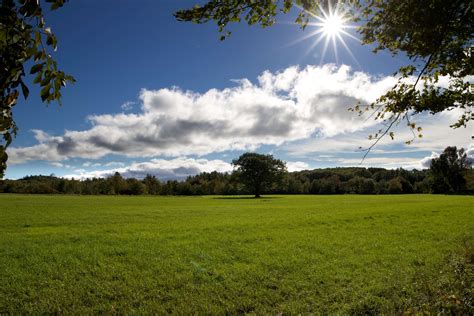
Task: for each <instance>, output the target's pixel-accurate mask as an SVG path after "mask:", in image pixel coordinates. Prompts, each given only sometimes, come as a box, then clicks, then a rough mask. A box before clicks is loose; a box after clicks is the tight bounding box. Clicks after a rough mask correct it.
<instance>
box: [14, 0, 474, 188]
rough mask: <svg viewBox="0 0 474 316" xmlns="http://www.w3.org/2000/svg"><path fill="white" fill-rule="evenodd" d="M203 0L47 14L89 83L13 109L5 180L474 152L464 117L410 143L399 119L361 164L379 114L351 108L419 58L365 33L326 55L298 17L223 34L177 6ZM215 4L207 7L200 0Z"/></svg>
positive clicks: (66, 57)
mask: <svg viewBox="0 0 474 316" xmlns="http://www.w3.org/2000/svg"><path fill="white" fill-rule="evenodd" d="M197 2H199V1H192V0H189V1H188V0H160V1H155V0H103V1H95V0H81V1H70V2H68V3H67V4H66V5H65V6H64V7H63V8H61V9H60V10H57V11H54V12H47V13H46V18H47V20H46V21H47V24H48V25H50V26H51V28H52V30H53V32H54V33H55V34H56V36H57V38H58V42H59V44H58V51H57V52H56V53H55V57H56V58H57V60H58V63H59V65H60V67H61V68H62V70H64V71H65V72H67V73H69V74H72V75H73V76H74V77H75V78H76V80H77V82H76V84H74V85H69V86H68V87H66V89H64V91H63V105H62V106H61V107H60V106H59V105H57V104H51V105H49V106H45V105H44V104H43V103H41V100H40V97H39V89H38V88H37V87H34V86H33V85H32V82H31V81H32V79H31V78H30V79H29V82H30V86H31V89H30V97H29V99H28V100H26V101H25V100H22V101H20V102H19V103H18V104H17V105H16V107H15V109H14V119H15V121H16V123H17V125H18V127H19V132H18V135H17V137H16V138H15V140H14V142H13V144H12V145H11V146H10V147H9V149H8V151H7V152H8V155H9V162H8V169H7V172H6V178H10V179H18V178H21V177H24V176H26V175H36V174H46V175H49V174H54V175H56V176H61V177H68V178H72V177H74V178H76V179H77V178H79V179H84V178H90V177H106V176H108V175H110V174H113V173H114V172H116V171H118V172H120V173H121V174H122V175H124V176H125V177H137V178H142V177H144V176H145V175H146V174H154V175H156V176H158V178H159V179H162V180H168V179H184V178H186V177H187V176H189V175H193V174H197V173H199V172H203V171H206V172H210V171H214V170H217V171H220V172H226V171H230V170H232V165H231V161H232V159H235V158H237V157H238V156H239V155H241V154H242V153H244V152H246V151H254V152H259V153H263V154H273V155H274V156H275V157H277V158H279V159H283V160H285V161H286V162H287V166H288V169H289V170H290V171H297V170H304V169H313V168H326V167H336V166H339V167H348V166H362V167H384V168H398V167H403V168H408V169H413V168H416V169H421V168H426V167H429V162H430V160H431V159H432V158H433V157H436V156H437V155H438V154H439V153H440V152H441V151H442V150H443V149H444V148H445V147H447V146H453V145H455V146H458V147H464V148H466V149H468V154H469V155H470V156H471V157H474V146H473V143H472V140H471V135H473V134H474V128H473V125H472V123H471V125H468V126H467V128H460V129H451V128H450V127H449V125H451V124H453V123H455V122H456V118H457V117H458V115H459V112H456V111H449V112H448V111H447V112H443V113H440V114H437V115H435V116H433V115H429V114H419V115H417V116H415V117H413V118H412V120H413V121H414V122H416V123H417V124H418V125H420V126H422V127H423V138H422V139H420V140H416V141H415V142H414V143H413V144H411V145H406V144H405V142H406V141H407V140H409V139H411V132H410V131H409V130H408V129H407V128H406V126H402V125H400V126H398V127H395V129H394V131H395V133H396V137H395V139H394V140H392V139H390V138H389V137H386V138H384V139H383V140H382V141H381V142H380V143H379V144H378V145H377V146H376V147H375V148H374V149H373V150H372V151H371V152H370V153H369V155H368V156H367V158H366V159H365V160H364V161H363V162H362V157H363V154H364V153H363V152H361V151H360V149H359V148H360V147H362V148H367V147H368V146H369V145H370V144H371V141H369V140H368V139H367V136H368V135H369V134H373V133H374V132H376V131H377V130H378V129H379V128H380V122H377V121H374V120H373V119H371V118H364V117H359V116H357V115H356V114H355V113H353V112H350V111H348V108H349V107H351V106H354V105H355V104H356V103H357V102H358V101H360V102H363V103H367V102H373V101H375V99H376V98H377V97H378V96H380V95H381V94H383V93H384V92H385V91H387V90H388V89H390V88H391V87H392V86H393V85H394V84H395V82H396V78H395V77H393V73H394V72H395V71H396V70H397V69H398V68H399V67H400V66H403V65H406V64H407V62H408V60H407V59H406V58H405V57H403V56H392V55H390V54H389V53H387V52H379V53H377V54H375V53H373V52H372V50H373V46H370V45H362V44H361V43H360V41H359V40H358V34H357V33H356V32H355V30H353V29H346V31H347V32H348V33H349V34H350V35H351V36H348V35H344V34H343V35H342V38H343V39H344V42H345V45H346V46H347V47H345V45H344V44H343V43H342V42H340V41H337V42H336V46H335V47H334V46H333V45H332V44H331V45H329V46H328V47H327V49H326V50H325V49H324V46H325V45H324V42H325V39H323V40H321V41H319V42H318V38H319V37H318V36H319V35H316V36H311V34H312V33H314V32H317V31H319V30H320V28H321V26H309V27H308V28H307V29H305V30H304V31H303V30H301V29H300V28H299V27H298V26H297V25H295V24H294V23H293V21H294V19H295V17H296V11H295V12H292V13H291V14H289V15H281V16H280V17H279V19H278V23H277V24H276V25H274V26H273V27H269V28H265V29H262V28H260V27H258V26H252V27H250V26H248V25H246V24H244V23H240V24H235V25H232V26H230V27H229V28H230V30H231V31H232V35H231V37H230V38H229V39H227V40H225V41H220V40H219V33H218V31H217V27H216V25H215V24H213V23H208V24H203V25H196V24H192V23H183V22H178V21H176V20H175V18H174V17H173V12H175V11H177V10H178V9H182V8H189V7H192V6H193V5H194V4H195V3H197ZM201 3H202V1H201Z"/></svg>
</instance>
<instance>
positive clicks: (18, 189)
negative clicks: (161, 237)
mask: <svg viewBox="0 0 474 316" xmlns="http://www.w3.org/2000/svg"><path fill="white" fill-rule="evenodd" d="M464 181H465V183H464V185H461V189H460V190H459V191H457V192H456V191H453V190H452V189H449V186H441V185H440V181H439V179H436V175H434V174H433V171H431V170H430V169H425V170H405V169H401V168H400V169H393V170H391V169H383V168H357V167H351V168H327V169H314V170H305V171H298V172H288V173H286V174H285V175H284V177H283V178H282V179H281V180H280V181H278V182H276V183H273V184H272V185H271V186H268V187H266V188H264V190H263V192H262V193H263V194H411V193H442V194H446V193H448V194H449V193H451V194H452V193H463V194H466V193H467V194H472V193H474V172H473V170H472V169H468V170H465V171H464ZM0 192H2V193H26V194H83V195H145V194H148V195H240V194H251V190H249V189H248V188H247V187H246V186H245V185H244V184H243V183H242V182H241V181H240V180H239V178H238V177H237V176H236V175H235V174H233V173H219V172H211V173H207V172H203V173H201V174H199V175H195V176H190V177H188V178H187V179H186V180H185V181H176V180H168V181H160V179H158V178H156V177H155V176H153V175H148V176H146V177H145V178H144V179H135V178H129V179H125V178H123V177H122V176H121V175H120V174H119V173H115V174H114V175H112V176H110V177H108V178H94V179H86V180H77V179H65V178H59V177H56V176H54V175H50V176H27V177H24V178H22V179H19V180H1V181H0Z"/></svg>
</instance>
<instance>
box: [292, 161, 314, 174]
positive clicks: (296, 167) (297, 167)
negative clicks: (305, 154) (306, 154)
mask: <svg viewBox="0 0 474 316" xmlns="http://www.w3.org/2000/svg"><path fill="white" fill-rule="evenodd" d="M286 167H287V168H288V171H289V172H293V171H302V170H309V169H311V168H310V166H309V165H308V164H307V163H306V162H303V161H288V162H287V163H286Z"/></svg>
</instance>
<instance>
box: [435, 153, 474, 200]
mask: <svg viewBox="0 0 474 316" xmlns="http://www.w3.org/2000/svg"><path fill="white" fill-rule="evenodd" d="M470 168H471V162H470V161H469V160H468V158H467V154H466V152H465V151H464V148H460V149H459V150H458V149H457V148H456V147H455V146H454V147H447V148H446V149H445V150H444V151H443V153H442V154H441V155H440V156H439V157H438V158H435V159H433V160H432V161H431V167H430V171H431V174H432V175H433V183H432V190H433V193H462V192H464V191H465V190H466V179H465V178H464V172H465V171H466V170H468V169H470Z"/></svg>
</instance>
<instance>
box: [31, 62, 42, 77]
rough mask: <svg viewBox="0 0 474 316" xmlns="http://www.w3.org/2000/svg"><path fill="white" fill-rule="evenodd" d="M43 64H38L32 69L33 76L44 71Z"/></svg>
mask: <svg viewBox="0 0 474 316" xmlns="http://www.w3.org/2000/svg"><path fill="white" fill-rule="evenodd" d="M43 65H44V64H43V63H41V64H36V65H34V66H33V67H31V70H30V74H31V75H33V74H35V73H37V72H38V71H41V70H42V69H43Z"/></svg>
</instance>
